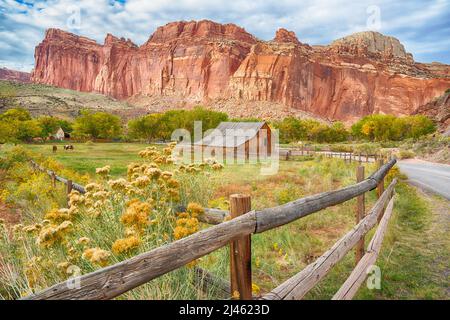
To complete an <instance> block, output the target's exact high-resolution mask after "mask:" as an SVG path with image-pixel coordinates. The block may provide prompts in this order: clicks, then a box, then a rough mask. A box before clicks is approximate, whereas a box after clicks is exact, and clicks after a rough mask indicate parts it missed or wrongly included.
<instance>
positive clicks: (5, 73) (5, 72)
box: [0, 68, 31, 83]
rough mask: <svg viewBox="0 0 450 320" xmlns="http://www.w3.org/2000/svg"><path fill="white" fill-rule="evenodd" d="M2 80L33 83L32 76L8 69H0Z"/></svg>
mask: <svg viewBox="0 0 450 320" xmlns="http://www.w3.org/2000/svg"><path fill="white" fill-rule="evenodd" d="M0 80H9V81H17V82H22V83H27V82H30V81H31V74H30V73H28V72H22V71H16V70H10V69H7V68H0Z"/></svg>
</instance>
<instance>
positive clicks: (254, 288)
mask: <svg viewBox="0 0 450 320" xmlns="http://www.w3.org/2000/svg"><path fill="white" fill-rule="evenodd" d="M260 292H261V288H260V287H259V286H258V285H257V284H256V283H252V293H253V294H254V295H255V296H258V295H259V294H260Z"/></svg>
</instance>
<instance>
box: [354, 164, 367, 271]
mask: <svg viewBox="0 0 450 320" xmlns="http://www.w3.org/2000/svg"><path fill="white" fill-rule="evenodd" d="M363 180H364V167H363V166H358V167H357V168H356V181H357V182H361V181H363ZM365 212H366V208H365V194H364V193H363V194H362V195H360V196H358V197H357V198H356V223H359V222H360V221H361V220H362V219H363V218H364V215H365ZM364 244H365V241H364V237H362V238H361V240H360V241H359V242H358V244H357V245H356V248H355V250H356V251H355V262H356V264H358V262H359V260H361V258H362V256H363V255H364Z"/></svg>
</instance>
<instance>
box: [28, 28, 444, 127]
mask: <svg viewBox="0 0 450 320" xmlns="http://www.w3.org/2000/svg"><path fill="white" fill-rule="evenodd" d="M35 59H36V65H35V70H34V72H33V76H32V79H33V81H35V82H39V83H46V84H51V85H55V86H60V87H64V88H70V89H75V90H79V91H95V92H99V93H103V94H106V95H110V96H113V97H115V98H119V99H130V100H131V101H137V100H138V101H139V102H140V105H145V101H146V100H148V101H151V103H150V102H149V103H148V106H149V111H151V109H155V108H156V109H158V110H161V108H164V107H165V108H170V107H171V106H163V105H164V104H165V103H166V102H165V101H168V99H170V101H174V102H175V104H177V105H178V106H182V107H183V106H185V107H189V106H192V105H195V104H198V103H202V104H205V105H207V106H210V107H213V108H214V107H217V108H219V106H221V105H223V104H224V101H226V103H227V105H228V106H229V105H230V104H231V105H232V106H231V108H232V109H233V110H231V111H234V109H236V110H240V114H241V115H247V116H262V117H264V116H269V117H277V116H281V113H277V112H274V111H273V110H270V107H269V108H267V109H268V110H267V112H264V110H263V112H259V113H258V114H255V112H254V110H253V109H254V105H255V104H258V103H261V105H263V106H264V108H266V106H267V103H268V102H272V103H274V105H282V106H283V109H284V110H283V112H282V115H283V116H285V115H286V114H289V113H292V114H296V112H298V111H303V112H307V113H311V114H315V115H317V116H320V117H322V118H326V119H330V120H343V121H347V122H351V121H354V120H356V119H357V118H359V117H361V116H364V115H367V114H372V113H391V114H396V115H404V114H411V113H414V112H415V111H416V110H417V108H418V107H419V106H422V105H424V104H426V103H427V102H429V101H430V100H432V99H433V98H434V97H436V96H439V95H441V94H442V93H443V92H444V91H445V90H446V89H447V88H449V87H450V66H448V65H443V64H430V65H429V64H420V63H415V62H414V60H413V58H412V55H411V54H409V53H406V51H405V49H404V47H403V46H402V45H401V43H400V42H399V41H398V40H397V39H395V38H392V37H386V36H383V35H382V34H380V33H376V32H363V33H357V34H354V35H351V36H349V37H346V38H343V39H339V40H336V41H335V42H333V43H332V44H331V45H329V46H312V47H311V46H309V45H307V44H303V43H301V42H300V41H299V40H298V39H297V37H296V35H295V34H294V33H293V32H290V31H288V30H285V29H280V30H278V31H277V32H276V36H275V38H274V39H273V40H272V41H261V40H258V39H257V38H255V37H254V36H253V35H251V34H249V33H248V32H246V31H245V30H244V29H242V28H240V27H238V26H236V25H233V24H225V25H222V24H218V23H214V22H212V21H199V22H195V21H191V22H174V23H169V24H167V25H165V26H163V27H160V28H158V29H157V30H156V31H155V33H154V34H153V35H152V36H151V37H150V39H149V40H148V41H147V42H146V43H145V44H143V45H142V46H139V47H138V46H136V45H135V44H133V43H132V42H131V41H130V40H125V39H118V38H115V37H114V36H112V35H108V36H107V37H106V39H105V43H104V44H103V45H100V44H98V43H96V42H95V41H93V40H90V39H87V38H84V37H79V36H76V35H73V34H70V33H66V32H64V31H61V30H56V29H50V30H48V31H47V33H46V36H45V39H44V40H43V42H42V43H41V44H39V45H38V46H37V47H36V52H35ZM159 98H160V99H159ZM158 100H159V101H160V104H161V105H158V102H157V101H158ZM155 101H156V102H155ZM258 109H261V108H258Z"/></svg>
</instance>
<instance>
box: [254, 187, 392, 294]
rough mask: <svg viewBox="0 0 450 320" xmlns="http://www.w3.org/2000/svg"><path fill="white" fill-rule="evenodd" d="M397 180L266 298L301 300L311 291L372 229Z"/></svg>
mask: <svg viewBox="0 0 450 320" xmlns="http://www.w3.org/2000/svg"><path fill="white" fill-rule="evenodd" d="M396 183H397V180H394V181H392V183H391V184H390V185H389V187H388V189H387V190H386V192H385V193H383V195H382V196H381V197H380V199H378V201H377V202H376V203H375V205H374V207H373V208H372V209H371V210H370V212H369V213H368V214H367V216H366V217H364V219H362V220H361V221H360V222H359V223H358V225H356V226H355V227H354V228H353V229H352V230H351V231H349V232H348V233H347V234H346V235H345V236H344V237H342V238H341V239H340V240H339V241H338V242H336V243H335V244H334V245H333V247H332V248H331V249H330V250H328V251H327V252H325V253H324V254H323V255H322V256H320V257H319V258H318V259H317V260H316V261H315V262H313V263H312V264H310V265H308V266H307V267H306V268H305V269H303V270H302V271H300V272H299V273H297V274H296V275H295V276H293V277H292V278H290V279H288V280H287V281H285V282H283V283H282V284H281V285H279V286H278V287H277V288H275V289H274V290H272V291H271V292H269V293H268V294H266V295H264V296H263V297H262V299H266V300H299V299H302V298H303V297H304V296H305V294H307V293H308V292H309V290H311V289H312V288H313V287H314V286H315V285H316V284H317V283H318V282H319V281H320V280H322V279H323V277H325V276H326V275H327V274H328V272H329V271H330V269H331V268H332V267H333V266H334V265H335V264H336V263H338V262H339V261H340V260H341V259H342V258H343V257H344V256H345V255H346V254H347V253H348V252H349V251H350V250H351V249H352V248H353V247H354V246H355V245H356V243H357V242H358V241H359V240H360V239H361V238H362V236H363V235H365V234H366V233H367V232H368V231H369V230H370V229H372V228H373V227H374V226H375V225H376V223H377V218H378V216H379V215H380V214H381V212H382V210H383V208H384V206H385V204H386V202H387V201H388V200H389V199H390V196H391V193H392V190H393V189H394V186H395V184H396Z"/></svg>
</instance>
